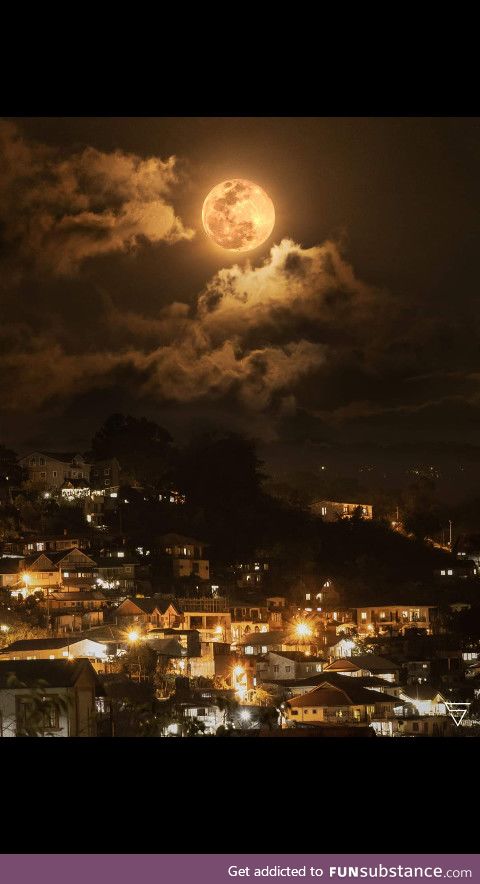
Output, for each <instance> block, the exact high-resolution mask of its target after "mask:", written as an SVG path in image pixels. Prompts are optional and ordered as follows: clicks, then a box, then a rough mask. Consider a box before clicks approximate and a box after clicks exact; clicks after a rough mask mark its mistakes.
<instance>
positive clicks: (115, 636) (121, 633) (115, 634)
mask: <svg viewBox="0 0 480 884" xmlns="http://www.w3.org/2000/svg"><path fill="white" fill-rule="evenodd" d="M82 638H89V639H91V640H92V641H94V642H101V643H102V644H105V643H107V644H108V643H109V642H111V643H119V642H122V643H124V642H126V640H127V639H126V636H125V630H124V629H122V628H121V627H120V626H109V625H108V624H107V625H105V626H92V628H91V629H87V630H86V632H84V633H83V634H82Z"/></svg>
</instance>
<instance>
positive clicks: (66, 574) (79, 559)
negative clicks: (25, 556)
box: [48, 547, 98, 588]
mask: <svg viewBox="0 0 480 884" xmlns="http://www.w3.org/2000/svg"><path fill="white" fill-rule="evenodd" d="M48 558H49V559H50V561H51V562H52V564H53V565H56V566H57V567H58V569H59V571H60V574H61V578H62V582H64V581H68V583H69V584H71V585H74V586H77V587H82V588H83V587H92V586H93V585H94V583H95V580H96V578H97V576H98V569H97V563H96V561H95V559H92V557H91V556H89V555H87V553H86V552H84V551H83V550H81V549H78V547H73V548H72V549H68V550H61V551H60V552H54V553H49V554H48Z"/></svg>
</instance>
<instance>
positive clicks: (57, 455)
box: [26, 451, 86, 463]
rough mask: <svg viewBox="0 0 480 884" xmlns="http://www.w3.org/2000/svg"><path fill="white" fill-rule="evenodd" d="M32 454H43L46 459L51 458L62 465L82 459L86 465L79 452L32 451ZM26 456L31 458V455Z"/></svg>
mask: <svg viewBox="0 0 480 884" xmlns="http://www.w3.org/2000/svg"><path fill="white" fill-rule="evenodd" d="M32 454H43V456H44V457H50V458H51V459H52V460H59V461H61V462H62V463H71V462H72V460H74V459H75V458H76V457H81V459H82V460H83V462H84V463H86V461H85V458H84V456H83V454H79V453H78V451H32ZM26 456H27V457H30V456H31V455H26Z"/></svg>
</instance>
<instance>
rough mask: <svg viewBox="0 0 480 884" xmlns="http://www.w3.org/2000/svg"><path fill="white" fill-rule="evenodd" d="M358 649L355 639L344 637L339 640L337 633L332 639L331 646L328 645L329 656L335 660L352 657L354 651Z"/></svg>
mask: <svg viewBox="0 0 480 884" xmlns="http://www.w3.org/2000/svg"><path fill="white" fill-rule="evenodd" d="M357 647H358V646H357V643H356V641H355V640H354V639H352V638H347V636H345V635H342V636H340V638H339V637H338V636H337V634H336V633H335V637H332V639H331V644H329V645H328V656H329V657H333V658H335V659H337V658H342V657H351V656H352V651H354V650H355V649H356V648H357Z"/></svg>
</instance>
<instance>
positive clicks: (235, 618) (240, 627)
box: [230, 601, 270, 642]
mask: <svg viewBox="0 0 480 884" xmlns="http://www.w3.org/2000/svg"><path fill="white" fill-rule="evenodd" d="M230 615H231V623H232V642H237V641H240V639H242V638H243V637H244V636H245V635H248V634H249V633H250V632H268V630H269V624H270V612H269V610H268V608H267V606H266V605H265V604H261V603H259V604H253V603H252V602H247V601H244V602H240V601H235V602H233V603H232V604H231V606H230Z"/></svg>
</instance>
